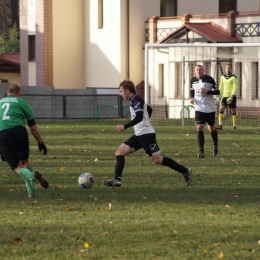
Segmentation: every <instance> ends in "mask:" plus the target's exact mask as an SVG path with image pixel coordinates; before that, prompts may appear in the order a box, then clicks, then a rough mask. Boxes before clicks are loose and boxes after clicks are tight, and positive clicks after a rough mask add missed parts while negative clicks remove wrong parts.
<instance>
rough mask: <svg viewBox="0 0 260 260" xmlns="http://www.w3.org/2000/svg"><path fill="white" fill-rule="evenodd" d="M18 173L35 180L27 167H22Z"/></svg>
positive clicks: (24, 177)
mask: <svg viewBox="0 0 260 260" xmlns="http://www.w3.org/2000/svg"><path fill="white" fill-rule="evenodd" d="M18 175H19V176H20V177H22V178H23V179H25V180H33V173H32V172H31V171H30V170H28V169H26V168H21V169H20V170H19V171H18Z"/></svg>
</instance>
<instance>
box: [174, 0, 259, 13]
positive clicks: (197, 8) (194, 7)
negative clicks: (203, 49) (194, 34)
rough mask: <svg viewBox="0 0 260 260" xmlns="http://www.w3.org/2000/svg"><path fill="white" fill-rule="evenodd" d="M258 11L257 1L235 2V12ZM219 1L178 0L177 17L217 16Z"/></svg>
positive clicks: (242, 0) (238, 0) (240, 0)
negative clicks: (195, 15) (190, 15)
mask: <svg viewBox="0 0 260 260" xmlns="http://www.w3.org/2000/svg"><path fill="white" fill-rule="evenodd" d="M257 10H260V1H259V0H237V11H240V12H247V11H257ZM218 13H219V0H210V1H209V0H196V1H190V0H178V4H177V15H183V14H218Z"/></svg>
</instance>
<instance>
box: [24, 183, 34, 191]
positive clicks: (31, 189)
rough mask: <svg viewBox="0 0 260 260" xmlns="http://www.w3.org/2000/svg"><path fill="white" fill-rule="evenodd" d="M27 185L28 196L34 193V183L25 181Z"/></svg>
mask: <svg viewBox="0 0 260 260" xmlns="http://www.w3.org/2000/svg"><path fill="white" fill-rule="evenodd" d="M25 185H26V188H27V192H28V194H32V193H34V181H33V180H25Z"/></svg>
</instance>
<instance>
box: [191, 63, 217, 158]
mask: <svg viewBox="0 0 260 260" xmlns="http://www.w3.org/2000/svg"><path fill="white" fill-rule="evenodd" d="M195 73H196V77H193V78H192V79H191V81H190V96H191V99H190V103H191V104H195V120H196V125H197V139H198V145H199V154H198V157H199V158H205V154H204V125H205V123H207V124H208V129H209V131H210V133H211V137H212V140H213V143H214V146H213V155H214V156H216V155H217V154H218V133H217V131H216V129H215V112H216V106H215V100H214V98H213V95H219V89H218V86H217V84H216V82H215V80H214V79H213V78H212V77H211V76H208V75H206V74H204V68H203V66H202V65H197V66H196V68H195Z"/></svg>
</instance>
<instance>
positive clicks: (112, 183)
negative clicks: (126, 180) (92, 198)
mask: <svg viewBox="0 0 260 260" xmlns="http://www.w3.org/2000/svg"><path fill="white" fill-rule="evenodd" d="M103 183H104V185H106V186H113V187H120V186H121V181H119V180H117V179H111V180H106V181H103Z"/></svg>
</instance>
